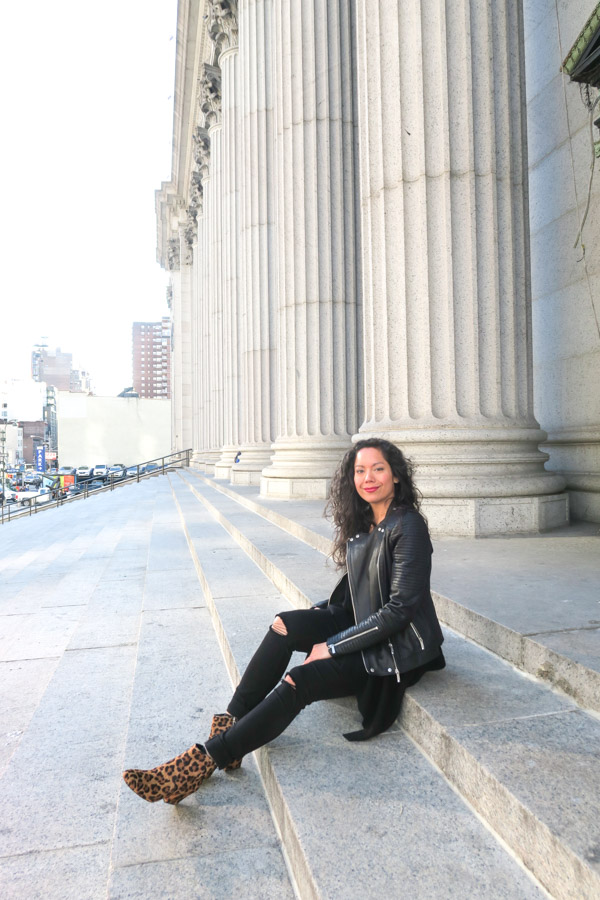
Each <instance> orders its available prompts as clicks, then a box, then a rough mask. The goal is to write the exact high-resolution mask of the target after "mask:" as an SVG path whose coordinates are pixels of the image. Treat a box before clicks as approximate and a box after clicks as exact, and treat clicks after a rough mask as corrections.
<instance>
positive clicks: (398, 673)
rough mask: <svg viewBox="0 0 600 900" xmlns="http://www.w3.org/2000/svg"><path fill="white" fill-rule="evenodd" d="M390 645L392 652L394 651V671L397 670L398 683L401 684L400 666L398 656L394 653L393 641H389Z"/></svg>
mask: <svg viewBox="0 0 600 900" xmlns="http://www.w3.org/2000/svg"><path fill="white" fill-rule="evenodd" d="M388 644H389V645H390V650H391V651H392V659H393V660H394V669H395V670H396V681H397V682H398V684H400V672H399V671H398V665H397V663H396V654H395V653H394V645H393V644H392V641H391V639H390V640H388Z"/></svg>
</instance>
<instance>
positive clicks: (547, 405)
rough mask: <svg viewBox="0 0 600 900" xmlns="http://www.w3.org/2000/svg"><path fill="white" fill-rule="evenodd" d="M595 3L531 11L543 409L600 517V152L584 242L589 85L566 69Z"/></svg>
mask: <svg viewBox="0 0 600 900" xmlns="http://www.w3.org/2000/svg"><path fill="white" fill-rule="evenodd" d="M595 5H596V2H595V0H569V3H568V4H567V3H555V2H554V0H536V2H535V3H533V2H526V3H525V4H524V19H525V51H526V52H525V61H526V66H527V120H528V141H529V190H530V194H529V204H530V222H531V285H532V318H533V362H534V392H535V394H534V396H535V412H536V418H537V419H538V421H539V422H540V424H541V426H542V428H543V429H545V431H547V432H548V438H549V439H548V442H547V443H545V444H544V445H543V449H545V450H546V451H547V452H548V453H549V454H550V460H549V462H548V463H547V466H546V467H547V468H548V469H553V470H555V471H560V472H562V473H563V474H565V476H566V478H567V487H568V489H569V493H570V501H571V514H572V516H573V517H575V518H583V519H591V520H593V521H600V326H599V323H600V160H597V161H596V172H595V177H594V179H593V181H592V189H591V196H590V207H589V213H588V217H587V222H586V224H585V227H584V231H583V236H582V241H580V242H579V243H578V245H577V246H576V247H575V246H574V244H575V241H576V238H577V234H578V231H579V228H580V225H581V222H582V219H583V215H584V211H585V207H586V204H587V202H588V188H589V184H590V163H591V160H592V152H593V151H592V147H591V142H590V121H589V113H588V110H587V108H586V106H585V104H584V102H583V100H582V94H583V95H584V96H585V89H583V90H582V89H580V86H579V85H578V84H576V83H574V82H570V81H569V79H568V77H567V76H566V75H563V74H562V73H561V72H560V66H561V63H562V61H563V60H564V59H565V57H566V56H567V54H568V52H569V50H570V49H571V46H572V45H573V43H574V42H575V40H576V39H577V37H578V34H579V32H580V31H581V29H582V28H583V26H584V24H585V22H586V20H587V19H588V17H589V15H590V14H591V12H592V11H593V9H594V7H595ZM597 94H598V92H597V91H596V90H594V89H591V91H590V97H591V99H592V101H593V99H594V98H595V97H596V96H597ZM598 116H600V105H599V106H597V107H596V112H595V114H594V118H598ZM594 131H595V137H596V138H598V137H599V136H600V135H599V132H598V131H597V130H596V129H594ZM583 246H585V252H584V250H583Z"/></svg>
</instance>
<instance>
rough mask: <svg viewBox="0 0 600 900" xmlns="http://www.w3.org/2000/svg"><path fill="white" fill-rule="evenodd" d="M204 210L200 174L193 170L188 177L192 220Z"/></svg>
mask: <svg viewBox="0 0 600 900" xmlns="http://www.w3.org/2000/svg"><path fill="white" fill-rule="evenodd" d="M203 208H204V188H203V187H202V174H201V173H200V172H199V171H198V169H195V170H194V171H193V172H192V174H191V177H190V203H189V210H190V215H192V216H193V217H194V220H196V219H197V218H198V216H201V215H202V212H203Z"/></svg>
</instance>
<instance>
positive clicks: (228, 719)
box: [208, 713, 242, 772]
mask: <svg viewBox="0 0 600 900" xmlns="http://www.w3.org/2000/svg"><path fill="white" fill-rule="evenodd" d="M232 725H235V719H234V717H233V716H230V715H229V713H216V714H215V715H214V716H213V720H212V725H211V726H210V734H209V736H208V739H209V740H210V739H211V738H214V737H216V736H217V735H218V734H225V732H226V731H229V729H230V728H231V726H232ZM241 764H242V760H241V759H235V760H234V761H233V762H232V763H230V764H229V765H228V766H225V771H226V772H233V771H234V769H239V767H240V766H241Z"/></svg>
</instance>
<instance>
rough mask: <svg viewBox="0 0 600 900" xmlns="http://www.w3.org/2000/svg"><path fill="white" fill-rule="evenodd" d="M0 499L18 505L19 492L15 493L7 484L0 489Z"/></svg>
mask: <svg viewBox="0 0 600 900" xmlns="http://www.w3.org/2000/svg"><path fill="white" fill-rule="evenodd" d="M0 499H1V500H3V501H4V503H16V502H17V492H16V491H13V489H12V488H11V487H10V486H9V485H8V484H5V485H4V488H2V487H0Z"/></svg>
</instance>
